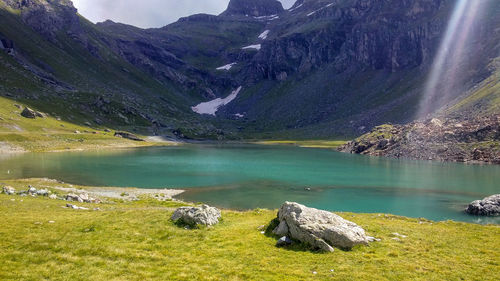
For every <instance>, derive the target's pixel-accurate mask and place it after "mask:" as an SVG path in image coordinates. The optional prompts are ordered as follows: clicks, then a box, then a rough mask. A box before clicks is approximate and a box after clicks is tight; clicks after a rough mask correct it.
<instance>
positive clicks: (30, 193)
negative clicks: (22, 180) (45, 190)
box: [28, 185, 37, 195]
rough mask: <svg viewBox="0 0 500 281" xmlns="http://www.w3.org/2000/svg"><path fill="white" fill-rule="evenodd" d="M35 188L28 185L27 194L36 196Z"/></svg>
mask: <svg viewBox="0 0 500 281" xmlns="http://www.w3.org/2000/svg"><path fill="white" fill-rule="evenodd" d="M36 192H37V190H36V188H35V187H34V186H31V185H28V194H29V195H36Z"/></svg>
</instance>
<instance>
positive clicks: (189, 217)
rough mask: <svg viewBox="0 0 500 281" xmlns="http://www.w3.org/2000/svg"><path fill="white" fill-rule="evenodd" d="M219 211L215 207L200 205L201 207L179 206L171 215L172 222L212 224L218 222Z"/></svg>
mask: <svg viewBox="0 0 500 281" xmlns="http://www.w3.org/2000/svg"><path fill="white" fill-rule="evenodd" d="M220 217H221V212H220V210H219V209H217V208H215V207H210V206H208V205H202V206H201V207H180V208H178V209H177V210H175V212H174V214H173V215H172V220H173V221H174V222H182V223H185V224H189V225H196V224H201V225H214V224H217V223H218V222H219V218H220Z"/></svg>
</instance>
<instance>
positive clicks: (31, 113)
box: [21, 107, 36, 119]
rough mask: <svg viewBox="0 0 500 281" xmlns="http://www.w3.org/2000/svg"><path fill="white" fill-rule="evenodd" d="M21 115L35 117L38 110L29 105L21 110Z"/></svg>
mask: <svg viewBox="0 0 500 281" xmlns="http://www.w3.org/2000/svg"><path fill="white" fill-rule="evenodd" d="M21 116H22V117H24V118H30V119H35V118H36V112H35V111H34V110H33V109H31V108H29V107H26V108H24V110H23V111H22V112H21Z"/></svg>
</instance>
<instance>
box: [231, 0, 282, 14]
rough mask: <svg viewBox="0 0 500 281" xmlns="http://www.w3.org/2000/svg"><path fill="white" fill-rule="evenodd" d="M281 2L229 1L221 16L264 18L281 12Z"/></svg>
mask: <svg viewBox="0 0 500 281" xmlns="http://www.w3.org/2000/svg"><path fill="white" fill-rule="evenodd" d="M283 11H284V9H283V6H282V5H281V2H279V1H277V0H231V1H229V5H228V7H227V10H226V11H224V12H223V13H222V14H221V15H222V16H251V17H264V16H270V15H277V14H280V13H281V12H283Z"/></svg>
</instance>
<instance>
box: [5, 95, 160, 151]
mask: <svg viewBox="0 0 500 281" xmlns="http://www.w3.org/2000/svg"><path fill="white" fill-rule="evenodd" d="M16 105H17V106H16ZM19 107H20V108H19ZM22 109H24V104H22V103H18V102H14V101H12V100H10V99H6V98H2V97H0V151H2V148H3V149H5V150H17V151H23V150H24V151H59V150H74V149H103V148H118V147H137V146H150V145H158V144H156V143H150V142H136V141H131V140H127V139H123V138H117V137H114V136H113V135H114V132H112V131H109V132H106V131H104V129H105V128H103V127H98V128H91V127H86V126H80V125H75V124H73V123H70V122H67V121H63V120H58V119H57V118H55V117H51V116H49V117H47V118H36V119H29V118H24V117H22V116H21V111H22ZM76 132H78V133H76ZM166 144H168V143H161V145H166Z"/></svg>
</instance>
